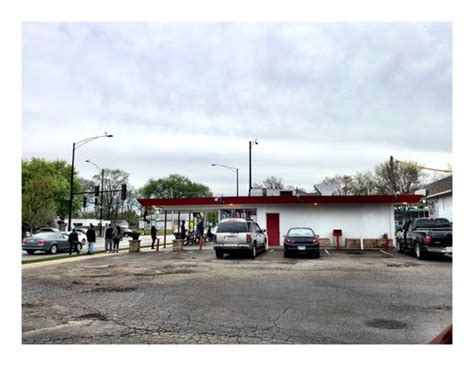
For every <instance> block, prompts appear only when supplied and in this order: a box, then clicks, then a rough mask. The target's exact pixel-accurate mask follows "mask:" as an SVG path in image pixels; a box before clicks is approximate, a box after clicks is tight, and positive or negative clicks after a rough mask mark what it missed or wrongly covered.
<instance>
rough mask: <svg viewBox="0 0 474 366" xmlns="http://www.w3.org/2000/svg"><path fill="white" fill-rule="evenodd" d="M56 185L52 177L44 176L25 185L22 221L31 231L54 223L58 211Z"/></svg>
mask: <svg viewBox="0 0 474 366" xmlns="http://www.w3.org/2000/svg"><path fill="white" fill-rule="evenodd" d="M56 183H57V182H56V181H55V180H54V178H53V177H52V176H49V175H43V176H38V177H36V178H35V179H30V180H28V181H27V182H26V183H25V184H24V186H23V190H24V191H23V194H22V205H21V206H22V207H21V208H22V212H21V219H22V222H23V224H25V225H26V226H27V227H28V229H29V230H33V229H37V228H39V227H40V226H45V225H51V224H52V223H53V222H54V218H55V216H56V210H57V205H56V202H55V197H54V187H55V185H56Z"/></svg>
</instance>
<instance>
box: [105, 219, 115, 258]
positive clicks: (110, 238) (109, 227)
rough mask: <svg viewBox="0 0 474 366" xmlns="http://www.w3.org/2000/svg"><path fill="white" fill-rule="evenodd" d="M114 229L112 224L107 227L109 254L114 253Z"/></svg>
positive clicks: (106, 248) (106, 241)
mask: <svg viewBox="0 0 474 366" xmlns="http://www.w3.org/2000/svg"><path fill="white" fill-rule="evenodd" d="M113 231H114V229H113V227H112V224H109V226H107V229H105V251H106V252H107V253H112V244H113V240H112V233H113Z"/></svg>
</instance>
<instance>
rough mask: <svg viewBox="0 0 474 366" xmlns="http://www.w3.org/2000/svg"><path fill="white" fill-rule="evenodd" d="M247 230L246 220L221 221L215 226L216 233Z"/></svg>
mask: <svg viewBox="0 0 474 366" xmlns="http://www.w3.org/2000/svg"><path fill="white" fill-rule="evenodd" d="M248 231H249V230H248V228H247V223H246V222H238V221H237V222H235V221H234V222H232V221H231V222H222V223H220V224H219V226H218V227H217V232H218V233H246V232H248Z"/></svg>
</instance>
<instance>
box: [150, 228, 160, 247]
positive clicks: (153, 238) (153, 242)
mask: <svg viewBox="0 0 474 366" xmlns="http://www.w3.org/2000/svg"><path fill="white" fill-rule="evenodd" d="M155 240H156V227H155V225H153V226H152V227H151V249H152V250H153V249H155ZM156 245H158V244H156Z"/></svg>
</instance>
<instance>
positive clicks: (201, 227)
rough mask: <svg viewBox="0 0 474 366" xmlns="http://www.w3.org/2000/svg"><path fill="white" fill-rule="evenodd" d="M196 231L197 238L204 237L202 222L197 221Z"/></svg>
mask: <svg viewBox="0 0 474 366" xmlns="http://www.w3.org/2000/svg"><path fill="white" fill-rule="evenodd" d="M196 229H197V234H198V238H200V237H202V236H204V222H203V221H202V220H200V221H199V223H198V224H197V228H196Z"/></svg>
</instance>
